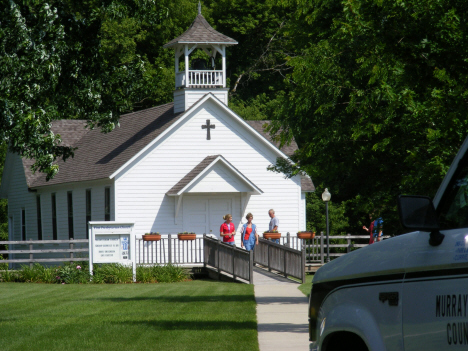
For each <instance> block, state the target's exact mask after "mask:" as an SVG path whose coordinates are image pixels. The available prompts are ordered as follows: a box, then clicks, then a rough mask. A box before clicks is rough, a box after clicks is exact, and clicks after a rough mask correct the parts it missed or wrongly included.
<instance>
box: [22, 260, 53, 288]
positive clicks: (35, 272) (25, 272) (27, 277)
mask: <svg viewBox="0 0 468 351" xmlns="http://www.w3.org/2000/svg"><path fill="white" fill-rule="evenodd" d="M54 273H55V270H54V268H53V267H52V268H50V267H44V266H41V265H40V264H39V263H35V264H34V265H33V266H32V267H29V266H26V265H22V266H21V269H20V270H19V271H17V276H18V281H20V282H25V283H53V282H54V281H55V279H54V278H55V275H54Z"/></svg>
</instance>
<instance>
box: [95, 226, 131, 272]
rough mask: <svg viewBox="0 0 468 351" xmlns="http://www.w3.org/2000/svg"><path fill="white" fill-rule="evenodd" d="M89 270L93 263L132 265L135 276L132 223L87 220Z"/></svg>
mask: <svg viewBox="0 0 468 351" xmlns="http://www.w3.org/2000/svg"><path fill="white" fill-rule="evenodd" d="M89 234H90V235H89V238H90V240H89V256H90V257H89V263H90V264H89V270H90V272H91V274H92V272H93V264H94V263H120V264H124V265H132V267H133V277H134V280H135V276H136V263H135V235H134V233H133V223H118V222H108V221H106V222H89Z"/></svg>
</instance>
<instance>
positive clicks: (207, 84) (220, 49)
mask: <svg viewBox="0 0 468 351" xmlns="http://www.w3.org/2000/svg"><path fill="white" fill-rule="evenodd" d="M236 44H237V41H235V40H234V39H232V38H229V37H228V36H226V35H224V34H221V33H219V32H217V31H215V30H214V29H213V28H212V27H211V26H210V25H209V23H208V22H207V21H206V20H205V18H204V17H203V16H202V14H201V5H200V3H199V4H198V15H197V17H196V18H195V20H194V21H193V23H192V25H191V26H190V28H189V29H188V30H187V31H186V32H184V33H183V34H182V35H180V36H179V37H177V38H175V39H173V40H171V41H170V42H168V43H167V44H165V45H164V46H163V47H164V48H171V47H173V48H174V50H175V90H174V112H175V113H178V112H183V111H186V110H187V109H189V108H190V107H191V106H192V105H193V104H194V103H195V102H197V101H198V100H199V99H201V98H202V97H203V96H204V95H205V94H207V93H212V94H213V95H215V96H216V97H217V98H218V99H219V100H221V101H222V102H223V103H225V104H226V105H227V104H228V90H229V89H228V88H226V47H227V46H230V45H236ZM196 49H200V50H203V51H204V52H205V53H206V55H208V58H209V59H208V60H205V59H192V60H190V54H192V53H193V52H194V50H196ZM218 54H219V55H220V56H221V64H219V63H218V66H221V67H217V60H216V57H217V55H218ZM182 55H183V57H184V61H183V62H184V70H183V71H181V70H179V67H180V59H181V57H182ZM218 61H219V60H218ZM219 68H220V69H219Z"/></svg>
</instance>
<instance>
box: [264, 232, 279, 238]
mask: <svg viewBox="0 0 468 351" xmlns="http://www.w3.org/2000/svg"><path fill="white" fill-rule="evenodd" d="M263 238H265V239H279V238H281V233H263Z"/></svg>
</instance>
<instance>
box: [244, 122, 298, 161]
mask: <svg viewBox="0 0 468 351" xmlns="http://www.w3.org/2000/svg"><path fill="white" fill-rule="evenodd" d="M245 122H246V123H247V124H248V125H249V126H251V127H252V128H253V129H255V130H256V131H257V132H259V133H260V134H261V135H262V136H263V137H264V138H265V139H266V140H268V141H269V142H270V143H272V144H273V145H275V146H276V147H277V148H278V149H279V145H280V143H279V142H278V141H273V140H272V139H271V136H270V134H269V133H267V132H265V129H264V126H266V125H268V124H270V122H271V121H265V120H264V121H245ZM297 149H298V147H297V144H296V141H295V140H294V139H293V140H292V141H291V142H290V143H289V144H288V145H283V147H282V148H281V149H280V150H281V151H282V152H283V153H284V154H285V155H286V156H291V155H292V154H293V153H294V151H296V150H297Z"/></svg>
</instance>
